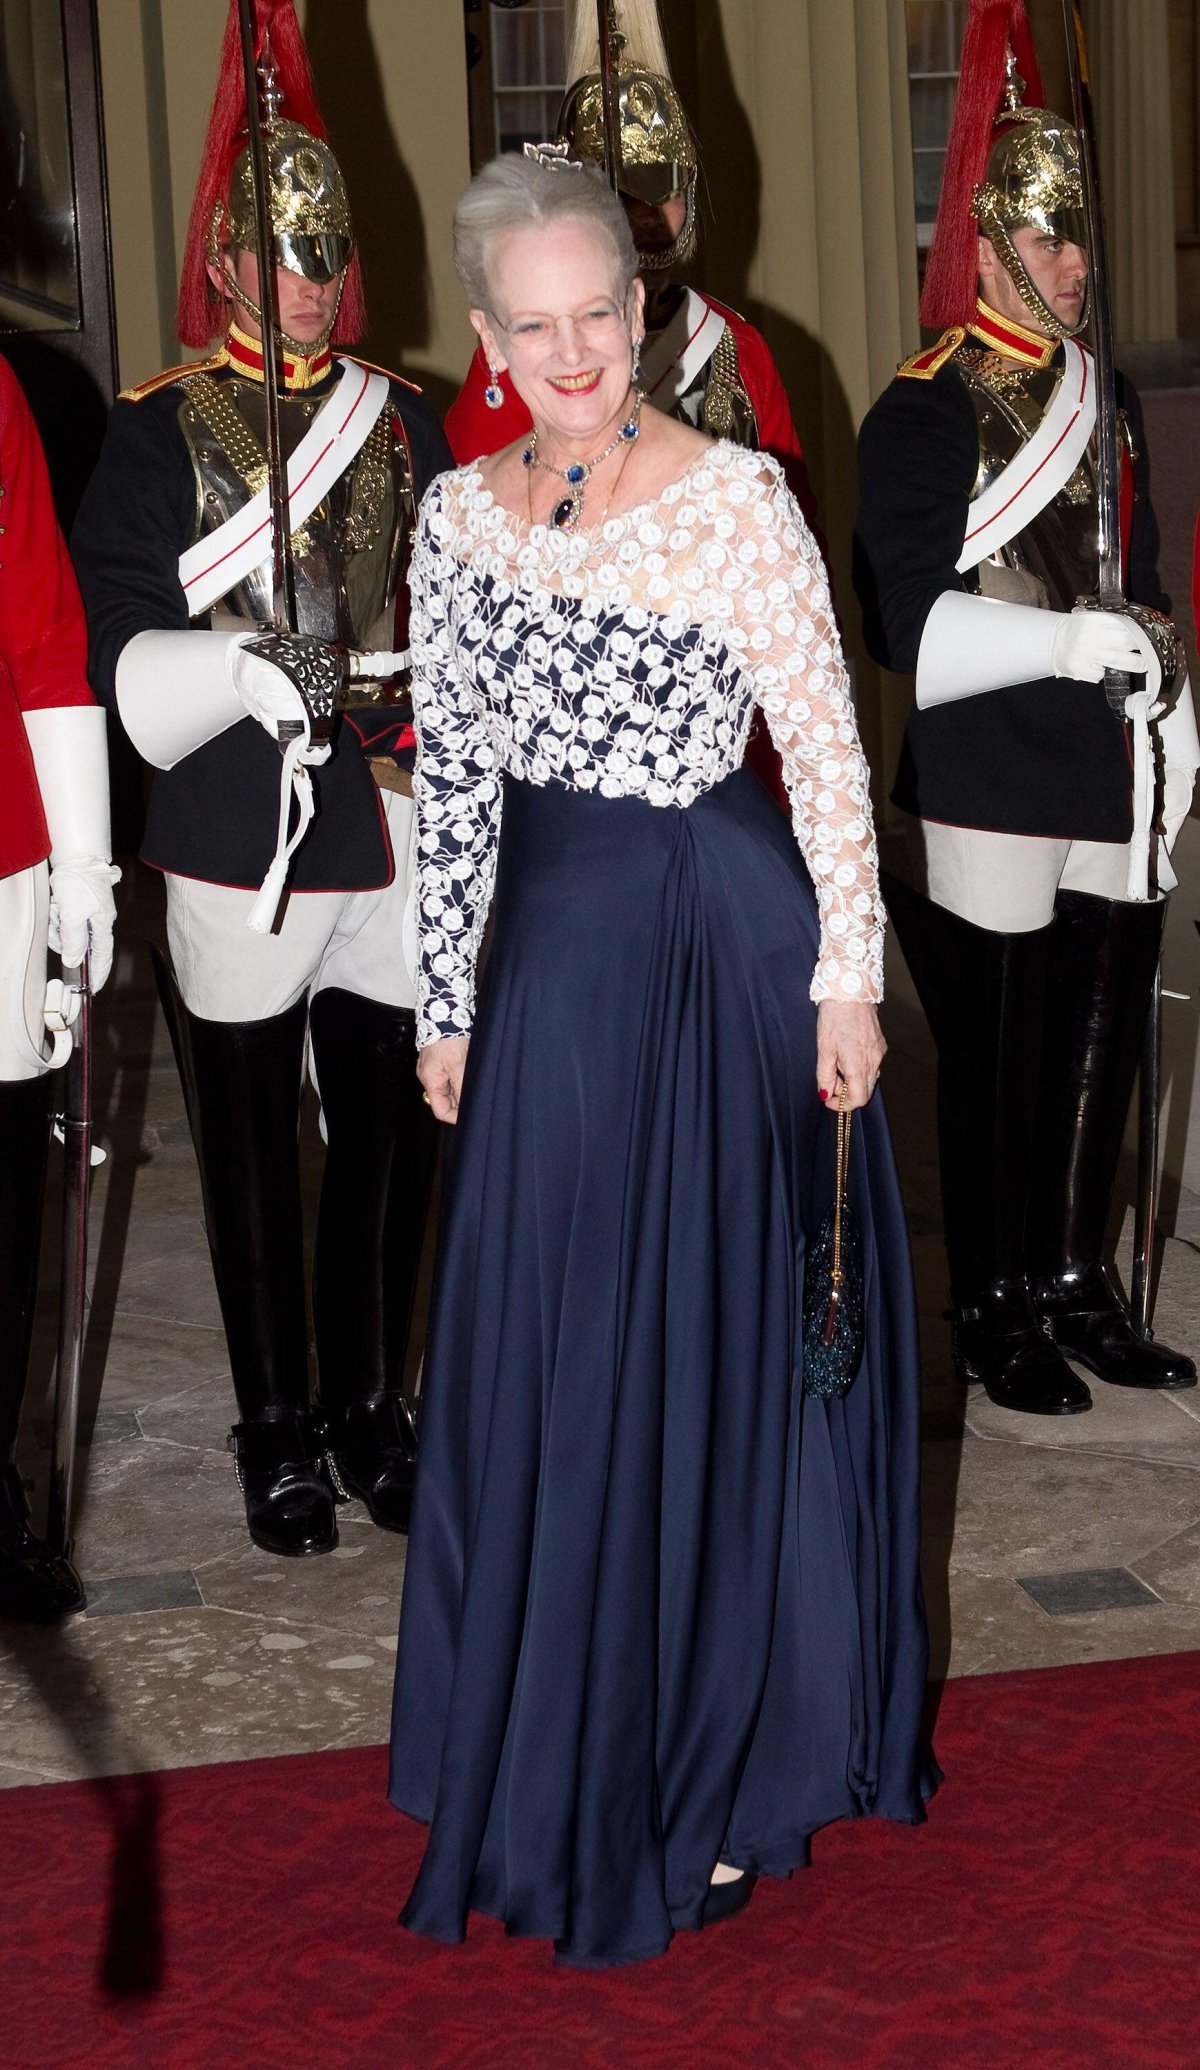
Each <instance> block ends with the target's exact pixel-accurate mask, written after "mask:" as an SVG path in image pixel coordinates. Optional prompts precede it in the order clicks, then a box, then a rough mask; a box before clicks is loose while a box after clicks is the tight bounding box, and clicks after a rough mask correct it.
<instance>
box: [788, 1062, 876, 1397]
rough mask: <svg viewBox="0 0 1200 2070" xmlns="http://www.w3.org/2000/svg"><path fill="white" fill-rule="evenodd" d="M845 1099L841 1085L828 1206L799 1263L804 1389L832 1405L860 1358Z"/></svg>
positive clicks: (859, 1282)
mask: <svg viewBox="0 0 1200 2070" xmlns="http://www.w3.org/2000/svg"><path fill="white" fill-rule="evenodd" d="M845 1097H846V1092H845V1087H844V1086H843V1088H842V1102H843V1104H840V1105H839V1107H838V1118H837V1178H836V1182H835V1188H834V1197H833V1206H832V1207H831V1209H830V1210H829V1213H828V1214H827V1215H826V1217H825V1220H824V1221H823V1222H822V1224H821V1226H820V1228H819V1229H818V1231H817V1233H816V1236H815V1237H814V1238H813V1240H812V1242H811V1243H810V1244H809V1246H808V1251H807V1254H806V1256H805V1261H804V1331H803V1336H804V1391H805V1393H806V1394H816V1395H821V1396H823V1397H824V1398H825V1399H826V1400H834V1401H836V1400H838V1399H840V1397H841V1396H842V1395H844V1394H847V1393H849V1391H850V1388H851V1387H852V1386H853V1384H854V1381H855V1378H856V1377H857V1374H858V1369H859V1367H860V1366H861V1365H862V1360H863V1309H864V1302H863V1268H862V1237H861V1235H860V1233H859V1227H858V1217H857V1216H856V1214H855V1212H854V1209H853V1208H852V1207H851V1206H850V1203H849V1201H848V1200H847V1199H846V1180H847V1176H848V1173H849V1168H850V1122H851V1118H852V1117H851V1115H850V1114H849V1113H848V1112H847V1111H846V1107H845V1105H844V1102H845Z"/></svg>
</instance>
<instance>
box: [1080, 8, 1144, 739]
mask: <svg viewBox="0 0 1200 2070" xmlns="http://www.w3.org/2000/svg"><path fill="white" fill-rule="evenodd" d="M1063 18H1064V22H1065V26H1066V32H1067V70H1068V72H1069V74H1070V80H1071V111H1072V119H1073V121H1074V124H1075V129H1076V132H1077V134H1078V137H1079V169H1080V176H1081V180H1082V186H1083V218H1084V222H1085V223H1086V225H1087V237H1088V267H1089V272H1090V280H1089V291H1090V301H1091V316H1092V323H1091V330H1092V356H1093V358H1094V360H1095V366H1096V499H1097V516H1098V521H1099V522H1098V531H1099V549H1100V551H1099V561H1100V571H1099V573H1100V579H1099V583H1098V585H1097V590H1096V595H1095V598H1094V599H1089V602H1094V603H1095V606H1096V608H1097V609H1098V610H1101V611H1124V609H1125V588H1124V584H1123V582H1122V580H1121V454H1120V445H1119V432H1118V425H1117V377H1116V368H1115V365H1114V362H1113V339H1112V304H1111V301H1110V299H1109V290H1108V281H1109V274H1108V245H1107V242H1106V240H1105V234H1104V211H1103V209H1102V208H1101V206H1100V182H1099V179H1098V177H1097V172H1096V145H1095V137H1096V125H1095V115H1094V111H1093V108H1092V89H1091V76H1090V74H1089V71H1088V62H1087V45H1086V43H1085V42H1084V37H1083V17H1082V15H1081V14H1080V11H1079V0H1063ZM1132 687H1133V686H1132V683H1131V681H1130V678H1129V676H1128V674H1127V673H1126V672H1125V671H1124V670H1121V669H1113V668H1109V669H1105V671H1104V690H1105V695H1106V696H1107V698H1108V702H1109V704H1110V705H1111V707H1112V709H1113V711H1114V712H1116V713H1117V714H1118V716H1119V717H1120V718H1122V719H1123V718H1124V717H1125V700H1126V698H1127V697H1128V696H1129V693H1130V690H1131V689H1132Z"/></svg>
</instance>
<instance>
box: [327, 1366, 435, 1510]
mask: <svg viewBox="0 0 1200 2070" xmlns="http://www.w3.org/2000/svg"><path fill="white" fill-rule="evenodd" d="M323 1413H324V1422H325V1442H326V1444H327V1445H328V1447H329V1455H330V1462H331V1468H332V1473H333V1479H334V1486H335V1488H336V1489H337V1491H338V1493H339V1494H343V1495H347V1496H357V1497H358V1499H359V1501H360V1502H364V1503H365V1504H366V1507H367V1513H368V1515H369V1516H370V1519H371V1522H372V1523H373V1524H378V1525H379V1527H380V1529H381V1530H383V1531H407V1529H408V1523H409V1517H410V1515H411V1513H412V1497H413V1478H414V1475H415V1473H416V1465H417V1444H416V1428H415V1425H414V1423H413V1419H412V1415H411V1413H410V1411H409V1407H408V1404H407V1402H406V1401H405V1400H404V1398H403V1396H402V1395H399V1394H384V1395H380V1396H378V1397H377V1398H376V1399H375V1400H374V1401H369V1402H349V1403H347V1404H346V1405H345V1406H344V1407H341V1408H335V1409H330V1410H327V1411H324V1412H323Z"/></svg>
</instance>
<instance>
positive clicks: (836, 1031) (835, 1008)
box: [817, 999, 887, 1108]
mask: <svg viewBox="0 0 1200 2070" xmlns="http://www.w3.org/2000/svg"><path fill="white" fill-rule="evenodd" d="M886 1053H887V1043H886V1042H885V1041H884V1039H883V1031H882V1029H881V1028H880V1026H879V1015H878V1013H877V1011H876V1009H875V1008H874V1007H873V1006H871V1005H870V1004H868V1002H867V1001H866V1000H856V999H822V1000H821V1002H820V1004H819V1006H818V1007H817V1090H818V1092H820V1093H822V1094H823V1095H824V1097H825V1098H826V1099H827V1100H828V1101H829V1104H830V1106H831V1107H836V1106H837V1105H838V1103H839V1100H840V1097H841V1088H842V1086H843V1085H845V1088H846V1106H847V1108H852V1107H865V1106H866V1104H867V1101H868V1100H869V1099H870V1097H871V1094H872V1093H873V1092H874V1090H875V1087H876V1085H877V1084H878V1082H879V1072H880V1068H881V1066H882V1064H883V1059H884V1057H885V1055H886Z"/></svg>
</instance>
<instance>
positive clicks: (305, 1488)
mask: <svg viewBox="0 0 1200 2070" xmlns="http://www.w3.org/2000/svg"><path fill="white" fill-rule="evenodd" d="M229 1448H230V1450H231V1452H232V1453H233V1455H234V1459H235V1460H236V1462H237V1472H238V1480H239V1482H240V1484H241V1489H242V1494H243V1496H244V1497H245V1502H246V1524H247V1528H248V1529H249V1532H250V1536H251V1538H252V1539H253V1540H254V1543H255V1545H257V1546H259V1547H261V1549H262V1551H263V1552H269V1553H275V1554H277V1555H278V1556H279V1557H281V1558H283V1559H306V1558H308V1557H310V1556H311V1555H312V1554H315V1553H327V1552H332V1551H333V1549H334V1547H335V1545H336V1544H337V1542H338V1529H337V1512H336V1509H335V1506H334V1497H333V1489H332V1487H331V1485H330V1482H329V1478H328V1474H327V1472H326V1468H325V1463H324V1459H323V1456H322V1439H321V1435H320V1431H319V1427H318V1425H317V1423H316V1422H315V1420H314V1418H313V1417H311V1416H308V1415H304V1414H298V1413H297V1412H296V1411H294V1410H289V1411H285V1412H283V1413H282V1414H277V1415H274V1416H271V1417H267V1418H263V1419H260V1420H258V1421H256V1422H253V1423H250V1422H244V1423H238V1424H235V1425H234V1428H233V1429H232V1430H231V1431H230V1433H229Z"/></svg>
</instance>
